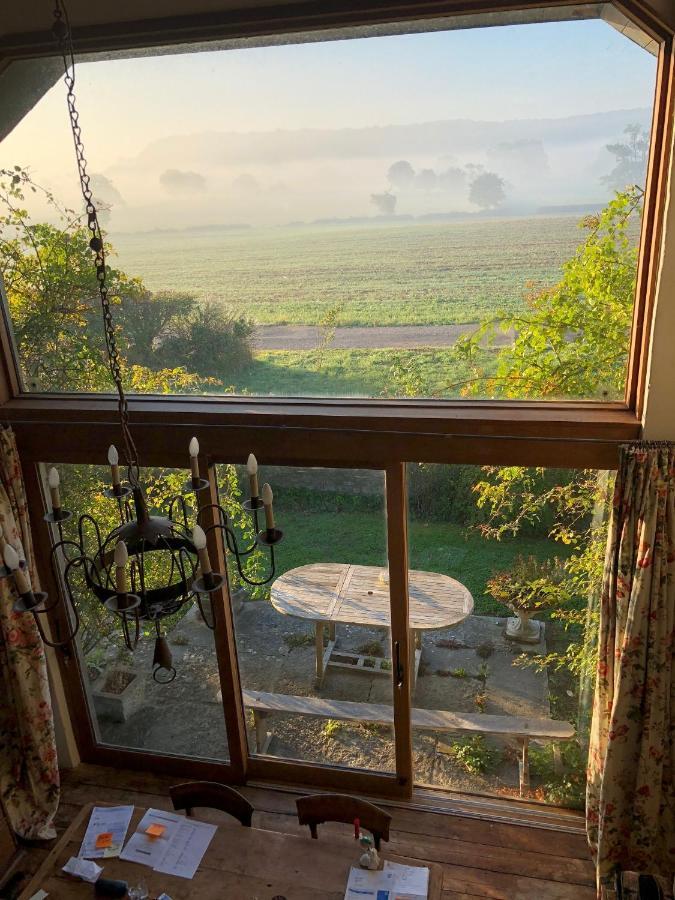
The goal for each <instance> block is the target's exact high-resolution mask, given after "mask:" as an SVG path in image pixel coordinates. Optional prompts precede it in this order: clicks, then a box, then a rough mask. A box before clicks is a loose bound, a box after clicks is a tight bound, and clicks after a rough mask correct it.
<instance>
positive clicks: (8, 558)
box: [3, 544, 19, 571]
mask: <svg viewBox="0 0 675 900" xmlns="http://www.w3.org/2000/svg"><path fill="white" fill-rule="evenodd" d="M3 556H4V559H5V565H6V566H7V568H8V569H11V570H12V571H14V569H18V568H19V554H18V553H17V552H16V550H15V549H14V547H12V545H11V544H6V545H5V552H4V554H3Z"/></svg>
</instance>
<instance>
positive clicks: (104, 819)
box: [78, 806, 134, 859]
mask: <svg viewBox="0 0 675 900" xmlns="http://www.w3.org/2000/svg"><path fill="white" fill-rule="evenodd" d="M133 814H134V808H133V806H95V807H94V808H93V809H92V811H91V816H90V817H89V824H88V825H87V830H86V832H85V835H84V840H83V841H82V846H81V847H80V852H79V853H78V856H79V857H80V859H102V858H105V857H110V856H119V855H120V851H121V849H122V846H123V844H124V839H125V838H126V836H127V828H128V827H129V822H131V817H132V815H133ZM105 832H111V834H112V843H111V845H110V847H102V848H99V847H97V846H96V838H97V837H98V836H99V834H104V833H105Z"/></svg>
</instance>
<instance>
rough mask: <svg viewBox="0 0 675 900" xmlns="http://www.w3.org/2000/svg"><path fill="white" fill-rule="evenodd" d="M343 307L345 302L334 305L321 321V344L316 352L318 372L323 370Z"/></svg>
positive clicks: (327, 310) (323, 315)
mask: <svg viewBox="0 0 675 900" xmlns="http://www.w3.org/2000/svg"><path fill="white" fill-rule="evenodd" d="M343 307H344V301H341V302H339V303H334V304H333V306H329V307H328V309H326V311H325V312H324V313H323V314H322V315H321V318H320V319H319V323H318V324H319V344H318V346H317V348H316V351H315V357H316V361H315V365H316V369H317V371H321V369H322V368H323V362H324V358H325V354H326V351H327V350H328V348H329V347H330V345H331V344H332V343H333V339H334V337H335V331H336V329H337V327H338V323H339V321H340V313H341V312H342V309H343Z"/></svg>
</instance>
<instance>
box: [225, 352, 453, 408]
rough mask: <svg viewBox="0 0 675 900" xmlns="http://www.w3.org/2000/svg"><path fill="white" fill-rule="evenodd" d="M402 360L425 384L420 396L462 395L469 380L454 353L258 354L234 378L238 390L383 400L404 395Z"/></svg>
mask: <svg viewBox="0 0 675 900" xmlns="http://www.w3.org/2000/svg"><path fill="white" fill-rule="evenodd" d="M395 361H398V362H399V363H400V364H402V365H403V366H404V367H406V369H407V370H408V371H410V372H411V374H412V377H413V378H414V382H413V383H414V385H415V387H417V385H423V386H424V387H423V389H422V390H420V392H419V394H418V395H428V396H442V397H459V396H461V385H462V383H463V382H464V381H465V380H466V379H467V378H468V376H469V372H468V370H467V366H466V363H465V362H464V361H463V360H460V359H458V358H457V357H456V356H455V354H454V352H453V351H452V350H451V349H444V348H435V349H433V350H392V349H389V350H327V351H325V352H324V353H323V354H322V355H321V357H320V358H319V356H318V355H317V353H316V352H315V351H313V350H307V351H291V350H268V351H264V352H261V353H257V354H256V356H255V358H254V360H253V362H252V363H251V365H249V366H248V367H247V368H246V369H245V370H244V371H242V372H241V373H240V375H239V376H238V377H237V378H236V379H235V380H234V384H233V385H232V386H233V387H234V389H235V392H239V393H241V392H246V393H251V394H282V395H285V396H324V397H326V396H329V397H330V396H334V397H350V396H362V397H363V396H365V397H380V396H397V395H398V396H400V395H402V394H405V390H404V389H403V386H402V383H401V381H400V380H398V381H397V380H396V378H395V377H394V376H393V374H392V364H393V363H394V362H395Z"/></svg>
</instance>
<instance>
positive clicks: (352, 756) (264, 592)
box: [218, 466, 412, 796]
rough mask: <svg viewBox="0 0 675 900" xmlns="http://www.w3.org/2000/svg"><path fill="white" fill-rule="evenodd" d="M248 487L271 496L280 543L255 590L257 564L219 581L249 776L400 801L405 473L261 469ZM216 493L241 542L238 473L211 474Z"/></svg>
mask: <svg viewBox="0 0 675 900" xmlns="http://www.w3.org/2000/svg"><path fill="white" fill-rule="evenodd" d="M260 480H261V486H262V481H263V480H264V481H268V482H269V483H270V484H271V486H272V489H273V492H274V516H275V524H276V527H277V528H280V529H282V530H283V532H284V538H283V541H282V542H281V543H280V544H278V545H277V546H276V548H275V556H274V577H273V579H272V581H271V582H270V583H268V584H260V582H262V581H263V580H264V579H265V578H266V576H267V575H268V574H269V569H268V566H269V557H268V556H267V555H263V554H262V553H258V552H253V553H251V554H250V556H249V557H248V559H247V561H246V562H245V563H244V564H243V565H242V566H241V568H239V567H238V566H237V565H236V561H235V560H234V558H233V557H230V560H229V569H228V571H229V577H230V594H231V605H232V615H233V622H234V634H235V637H236V656H237V669H238V677H239V682H240V685H241V698H242V704H243V710H242V711H243V719H242V721H243V728H244V729H245V752H246V754H247V764H246V770H247V775H248V777H270V778H274V779H277V780H279V779H281V780H292V781H296V782H307V783H312V784H316V785H322V786H326V787H335V788H340V789H344V790H349V789H353V790H357V789H358V790H361V791H362V792H367V791H369V790H371V791H372V792H374V793H380V794H388V795H390V796H404V795H405V794H406V793H407V792H408V791H409V789H410V784H411V782H412V779H411V753H410V723H409V684H408V681H409V669H408V656H409V654H408V641H407V634H406V624H407V596H406V590H407V587H406V575H407V569H406V561H405V549H406V538H405V488H404V472H403V468H402V467H398V466H397V467H394V468H392V469H388V470H387V471H386V472H385V471H382V470H372V469H358V470H357V469H337V468H314V467H288V466H284V467H280V466H273V467H270V466H266V467H264V472H263V470H262V468H261V472H260ZM218 485H219V497H220V502H221V503H223V504H224V505H225V506H226V507H227V508H228V511H229V510H230V509H231V511H232V515H233V517H234V519H235V522H236V521H237V518H239V526H240V534H241V538H242V543H243V544H246V542H247V541H249V543H250V541H251V540H252V538H253V535H252V533H250V523H246V522H245V520H244V519H243V518H242V517H239V512H238V510H240V509H241V503H242V501H243V500H244V499H245V498H246V496H247V495H248V491H249V478H248V475H247V472H246V469H245V467H243V466H220V467H218ZM247 529H248V531H247ZM401 553H402V554H403V556H401ZM392 560H395V561H394V562H392ZM242 737H243V735H242Z"/></svg>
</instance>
